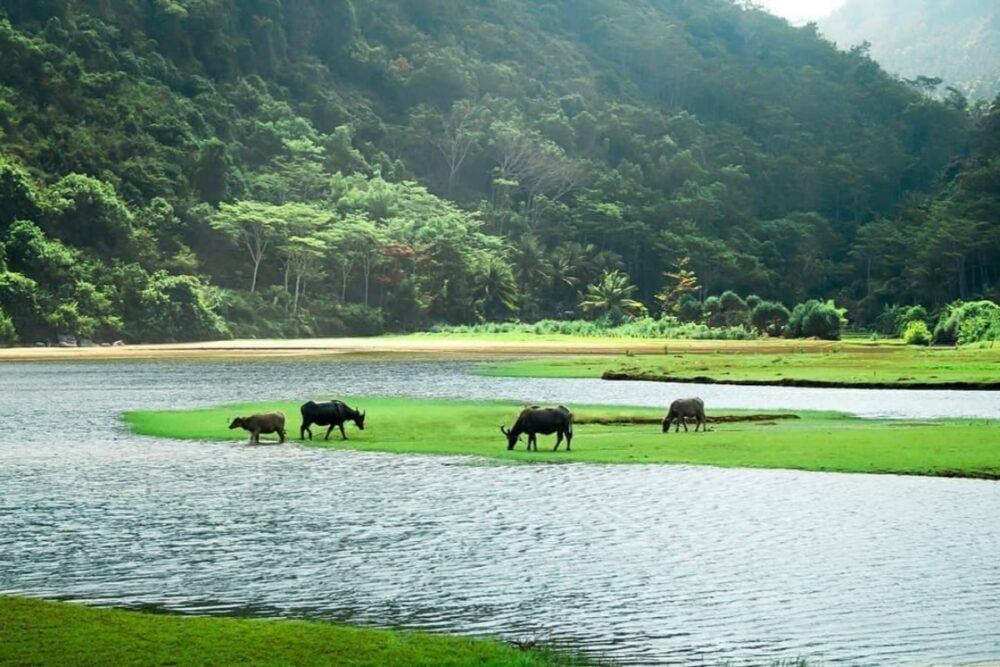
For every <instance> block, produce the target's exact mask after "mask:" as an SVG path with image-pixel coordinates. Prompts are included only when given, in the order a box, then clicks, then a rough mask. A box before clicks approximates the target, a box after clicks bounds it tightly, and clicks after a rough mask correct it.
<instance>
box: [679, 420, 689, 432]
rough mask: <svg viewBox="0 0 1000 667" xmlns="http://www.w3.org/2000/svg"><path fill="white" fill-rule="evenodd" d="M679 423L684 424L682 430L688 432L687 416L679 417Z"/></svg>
mask: <svg viewBox="0 0 1000 667" xmlns="http://www.w3.org/2000/svg"><path fill="white" fill-rule="evenodd" d="M681 423H682V424H684V432H685V433H687V432H688V418H687V417H681Z"/></svg>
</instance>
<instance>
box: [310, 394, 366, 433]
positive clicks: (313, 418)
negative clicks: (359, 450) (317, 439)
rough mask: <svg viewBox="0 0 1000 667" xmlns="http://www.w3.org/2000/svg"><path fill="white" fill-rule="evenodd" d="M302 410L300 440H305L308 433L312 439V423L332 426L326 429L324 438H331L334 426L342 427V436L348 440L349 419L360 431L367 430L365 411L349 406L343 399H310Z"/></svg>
mask: <svg viewBox="0 0 1000 667" xmlns="http://www.w3.org/2000/svg"><path fill="white" fill-rule="evenodd" d="M301 411H302V428H300V429H299V440H305V439H306V435H305V434H306V433H308V434H309V439H310V440H312V437H313V433H312V429H311V428H309V427H310V426H311V425H312V424H316V425H317V426H329V427H330V428H328V429H327V430H326V437H325V438H324V440H329V439H330V433H331V432H332V431H333V427H334V426H336V427H339V428H340V437H341V438H342V439H344V440H347V434H346V433H344V422H346V421H348V420H352V421H353V422H354V425H355V426H357V427H358V430H359V431H364V430H365V413H363V412H358V411H357V410H354V409H352V408H349V407H347V404H346V403H344V402H342V401H329V402H327V403H317V402H315V401H309V402H308V403H306V404H304V405H303V406H302V408H301Z"/></svg>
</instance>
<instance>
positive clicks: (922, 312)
mask: <svg viewBox="0 0 1000 667" xmlns="http://www.w3.org/2000/svg"><path fill="white" fill-rule="evenodd" d="M911 322H924V323H925V325H926V323H927V309H926V308H924V307H923V306H919V305H918V306H910V307H909V308H904V309H903V311H902V312H901V313H900V314H899V315H898V317H896V335H897V336H903V335H904V332H905V331H906V329H907V328H908V326H909V324H910V323H911Z"/></svg>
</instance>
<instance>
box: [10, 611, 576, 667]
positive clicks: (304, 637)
mask: <svg viewBox="0 0 1000 667" xmlns="http://www.w3.org/2000/svg"><path fill="white" fill-rule="evenodd" d="M0 664H2V665H74V666H82V665H93V666H95V667H98V666H99V667H105V666H107V665H343V666H345V667H383V666H384V665H417V666H426V667H438V666H451V665H454V666H456V667H457V666H460V665H461V666H465V665H482V666H484V667H486V666H489V667H541V666H543V665H552V666H556V665H565V666H568V665H584V664H592V663H587V662H585V661H583V660H582V659H579V658H574V657H570V656H566V655H564V654H561V653H555V652H551V651H545V650H521V649H518V648H516V647H514V646H511V645H509V644H504V643H501V642H495V641H488V640H481V639H472V638H464V637H449V636H441V635H430V634H426V633H420V632H396V631H391V630H376V629H369V628H352V627H343V626H337V625H332V624H328V623H319V622H308V621H290V620H287V621H286V620H281V621H264V620H249V619H232V618H206V617H189V616H174V615H161V614H144V613H138V612H131V611H119V610H111V609H93V608H90V607H85V606H81V605H76V604H66V603H60V602H45V601H41V600H31V599H26V598H12V597H0Z"/></svg>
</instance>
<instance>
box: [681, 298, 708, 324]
mask: <svg viewBox="0 0 1000 667" xmlns="http://www.w3.org/2000/svg"><path fill="white" fill-rule="evenodd" d="M701 318H702V310H701V302H700V301H698V299H696V298H694V297H693V296H691V295H690V294H688V295H685V296H683V297H681V300H680V303H679V304H678V305H677V319H678V320H680V321H681V322H698V321H699V320H701Z"/></svg>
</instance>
